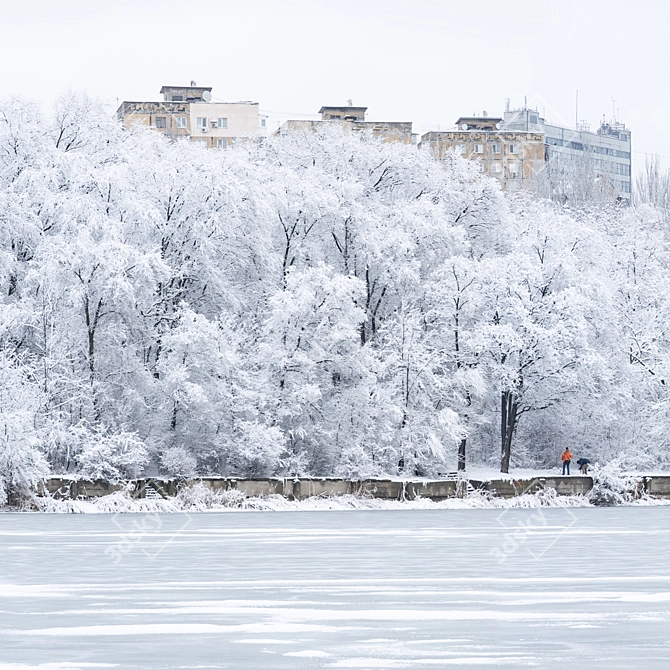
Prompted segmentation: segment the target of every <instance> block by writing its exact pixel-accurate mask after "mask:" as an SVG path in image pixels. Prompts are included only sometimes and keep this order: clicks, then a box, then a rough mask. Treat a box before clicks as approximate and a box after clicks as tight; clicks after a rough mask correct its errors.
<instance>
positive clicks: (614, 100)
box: [612, 98, 617, 123]
mask: <svg viewBox="0 0 670 670" xmlns="http://www.w3.org/2000/svg"><path fill="white" fill-rule="evenodd" d="M616 122H617V119H616V98H612V123H616Z"/></svg>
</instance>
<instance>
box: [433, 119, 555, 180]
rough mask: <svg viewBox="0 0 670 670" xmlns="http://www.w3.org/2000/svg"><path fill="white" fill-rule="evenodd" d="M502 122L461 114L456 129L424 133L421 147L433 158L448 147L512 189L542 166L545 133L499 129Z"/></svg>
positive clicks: (441, 155) (539, 170)
mask: <svg viewBox="0 0 670 670" xmlns="http://www.w3.org/2000/svg"><path fill="white" fill-rule="evenodd" d="M501 122H502V119H501V118H495V117H487V116H482V117H461V118H460V119H458V121H457V122H456V126H457V128H458V129H457V130H449V131H443V132H440V131H437V132H429V133H426V134H425V135H423V136H422V137H421V145H420V146H421V148H423V149H428V150H429V151H431V153H432V154H433V156H435V157H436V158H443V157H444V155H445V154H446V152H447V151H450V150H451V151H454V152H455V153H457V154H460V155H461V156H463V157H464V158H470V159H473V160H476V161H477V163H478V165H479V167H480V170H481V171H482V172H484V173H485V174H488V175H490V176H491V177H495V178H496V179H498V180H499V181H500V182H501V184H502V186H503V188H505V189H508V190H515V189H517V188H520V187H522V186H525V185H526V184H527V183H528V182H529V181H530V180H532V179H533V177H534V176H535V175H536V174H539V173H540V172H541V171H542V170H543V169H544V165H545V138H544V133H541V132H525V131H520V130H514V131H509V130H501V129H500V126H501Z"/></svg>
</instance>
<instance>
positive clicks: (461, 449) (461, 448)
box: [458, 437, 467, 471]
mask: <svg viewBox="0 0 670 670" xmlns="http://www.w3.org/2000/svg"><path fill="white" fill-rule="evenodd" d="M466 442H467V438H465V437H464V438H463V439H462V440H461V443H460V444H459V445H458V469H459V471H460V470H465V444H466Z"/></svg>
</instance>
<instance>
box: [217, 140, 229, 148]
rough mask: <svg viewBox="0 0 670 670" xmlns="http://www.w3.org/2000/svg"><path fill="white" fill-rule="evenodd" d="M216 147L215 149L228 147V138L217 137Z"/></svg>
mask: <svg viewBox="0 0 670 670" xmlns="http://www.w3.org/2000/svg"><path fill="white" fill-rule="evenodd" d="M216 147H217V149H227V148H228V140H227V139H225V138H224V139H221V138H219V139H218V140H216Z"/></svg>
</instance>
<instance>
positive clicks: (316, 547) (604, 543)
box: [0, 507, 670, 670]
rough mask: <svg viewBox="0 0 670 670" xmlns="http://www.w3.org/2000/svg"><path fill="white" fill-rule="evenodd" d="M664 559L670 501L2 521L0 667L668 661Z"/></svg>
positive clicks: (668, 574)
mask: <svg viewBox="0 0 670 670" xmlns="http://www.w3.org/2000/svg"><path fill="white" fill-rule="evenodd" d="M520 526H521V527H523V528H525V529H526V530H525V531H523V532H522V531H519V530H518V528H519V527H520ZM515 531H516V536H515V535H514V533H515ZM668 556H670V509H669V508H667V507H619V508H611V509H602V508H581V509H567V508H566V509H561V508H557V509H539V510H538V509H508V510H494V509H473V510H448V509H444V510H440V509H436V510H408V511H342V512H334V511H329V512H321V511H315V512H304V513H291V512H275V513H262V512H245V513H238V514H235V513H221V514H219V513H209V514H191V515H187V514H184V513H182V514H164V515H160V516H156V515H138V514H124V515H117V516H115V515H97V514H96V515H90V516H89V515H69V516H68V515H28V514H2V515H0V668H2V669H3V670H4V669H9V668H11V669H12V670H27V669H32V668H40V669H41V670H52V669H53V670H56V669H58V670H63V669H65V670H70V669H71V670H75V669H78V668H82V669H84V668H98V667H101V668H102V667H114V668H151V669H168V668H170V669H171V668H184V669H189V668H193V669H195V668H231V669H232V668H234V669H236V670H244V669H249V670H252V669H253V670H258V669H259V668H271V669H275V668H277V669H279V670H281V669H287V670H288V669H299V668H429V667H435V668H439V667H445V668H446V667H482V668H484V667H491V668H495V667H516V668H520V667H539V668H549V669H553V668H561V669H563V668H565V667H573V668H586V667H588V668H603V669H604V668H607V669H612V668H622V669H623V668H626V669H630V668H635V667H644V668H646V669H656V668H658V669H659V670H660V669H663V670H666V669H667V668H668V667H670V625H669V623H668V621H669V619H670V561H669V560H668Z"/></svg>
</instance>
